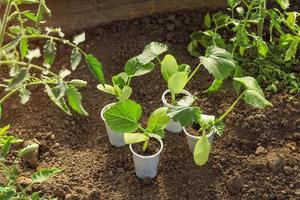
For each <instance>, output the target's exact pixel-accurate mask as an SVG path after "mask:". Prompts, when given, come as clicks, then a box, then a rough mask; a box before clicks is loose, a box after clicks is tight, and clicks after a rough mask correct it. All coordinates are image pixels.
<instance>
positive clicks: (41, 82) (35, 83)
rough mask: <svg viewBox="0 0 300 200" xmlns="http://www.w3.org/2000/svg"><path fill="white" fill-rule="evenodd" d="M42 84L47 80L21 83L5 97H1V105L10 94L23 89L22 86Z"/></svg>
mask: <svg viewBox="0 0 300 200" xmlns="http://www.w3.org/2000/svg"><path fill="white" fill-rule="evenodd" d="M40 84H45V82H43V81H38V82H32V83H27V84H25V85H21V86H19V87H17V88H15V89H13V90H11V91H10V92H8V93H7V94H6V95H5V96H4V97H2V98H1V99H0V105H2V104H3V103H4V102H5V101H6V100H7V99H8V98H9V97H10V96H12V95H13V94H14V93H16V92H17V91H18V90H19V89H21V88H22V87H24V86H25V87H26V86H32V85H40Z"/></svg>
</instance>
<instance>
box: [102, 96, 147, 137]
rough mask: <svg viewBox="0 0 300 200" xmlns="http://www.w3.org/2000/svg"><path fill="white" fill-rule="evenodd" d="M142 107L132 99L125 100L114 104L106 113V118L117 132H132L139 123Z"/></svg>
mask: <svg viewBox="0 0 300 200" xmlns="http://www.w3.org/2000/svg"><path fill="white" fill-rule="evenodd" d="M141 114H142V108H141V106H140V105H139V104H137V103H135V102H134V101H132V100H129V99H128V100H125V101H121V102H118V103H116V104H114V105H113V106H112V107H110V108H109V109H108V110H107V111H106V112H105V113H104V118H105V121H106V122H107V124H108V126H109V127H110V128H111V129H112V130H113V131H115V132H119V133H126V132H127V133H131V132H133V131H135V130H136V129H137V128H138V126H139V124H138V120H139V119H140V117H141Z"/></svg>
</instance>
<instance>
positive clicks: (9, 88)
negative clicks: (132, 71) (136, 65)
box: [0, 0, 104, 115]
mask: <svg viewBox="0 0 300 200" xmlns="http://www.w3.org/2000/svg"><path fill="white" fill-rule="evenodd" d="M29 3H30V4H37V5H38V9H37V12H36V13H33V12H32V11H30V10H21V9H20V6H21V5H22V4H29ZM0 5H1V6H2V5H4V6H5V12H4V14H3V17H2V20H1V22H0V25H1V26H0V67H1V81H2V82H0V89H1V94H3V96H2V97H1V98H0V113H2V109H3V108H2V105H3V104H4V102H5V101H6V100H7V99H8V98H9V97H11V96H12V95H13V94H15V93H19V96H20V98H21V103H22V104H25V103H27V102H28V101H29V99H30V94H31V92H30V90H29V87H30V86H33V85H44V87H45V92H46V93H47V94H48V96H49V97H50V99H51V100H52V101H53V102H54V103H55V104H56V105H57V106H58V107H59V108H60V109H62V110H63V111H64V112H65V113H67V114H68V115H71V111H70V108H69V106H70V107H71V108H72V109H73V110H74V111H76V112H77V113H79V114H82V115H88V113H87V112H86V111H85V109H84V108H83V106H82V104H81V101H82V96H81V94H80V92H79V91H78V89H79V88H81V87H83V86H85V85H86V84H87V82H86V81H83V80H78V79H71V80H67V77H68V76H69V75H70V74H71V73H72V71H74V70H76V68H77V67H78V65H79V64H80V62H81V60H82V57H84V58H85V61H86V62H87V64H88V66H89V67H90V70H91V71H92V73H93V74H94V75H95V76H96V77H97V79H98V80H99V82H101V83H102V84H104V76H103V73H102V69H101V67H102V66H101V63H100V62H99V61H98V60H97V59H96V58H95V57H94V56H93V55H91V54H87V53H85V52H84V51H83V50H82V49H81V48H80V47H79V46H78V45H79V44H80V43H82V42H83V41H84V40H85V34H84V33H82V34H80V35H77V36H75V37H74V39H73V41H69V40H67V39H65V38H64V34H63V32H62V31H61V29H60V28H49V27H46V28H45V30H43V29H42V28H41V27H40V25H42V24H43V23H44V22H45V21H44V15H48V16H51V11H50V9H49V8H48V7H47V5H46V3H45V0H6V1H0ZM32 40H46V42H45V45H44V46H43V49H41V48H39V47H36V48H31V46H32V45H31V41H32ZM57 43H61V44H65V45H68V46H69V47H70V48H73V50H72V53H71V55H70V64H69V65H70V68H69V69H67V68H65V67H62V68H61V69H59V71H58V73H56V72H54V66H55V61H56V49H57ZM4 66H6V67H7V68H8V70H6V69H4V68H3V67H4ZM5 72H7V73H6V74H5V75H4V73H5ZM66 100H67V101H68V104H69V106H68V105H67V103H66Z"/></svg>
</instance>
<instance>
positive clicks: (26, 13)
mask: <svg viewBox="0 0 300 200" xmlns="http://www.w3.org/2000/svg"><path fill="white" fill-rule="evenodd" d="M22 14H23V15H24V17H26V18H27V19H29V20H31V21H33V22H37V17H36V16H35V14H34V13H32V12H29V11H27V12H23V13H22Z"/></svg>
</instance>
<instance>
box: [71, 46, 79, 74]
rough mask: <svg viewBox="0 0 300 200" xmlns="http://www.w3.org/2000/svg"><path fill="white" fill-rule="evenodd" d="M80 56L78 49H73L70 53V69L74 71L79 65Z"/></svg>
mask: <svg viewBox="0 0 300 200" xmlns="http://www.w3.org/2000/svg"><path fill="white" fill-rule="evenodd" d="M81 58H82V55H81V53H80V52H79V50H78V48H74V49H73V50H72V53H71V69H72V70H73V71H74V70H76V68H77V66H78V65H79V64H80V61H81Z"/></svg>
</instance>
